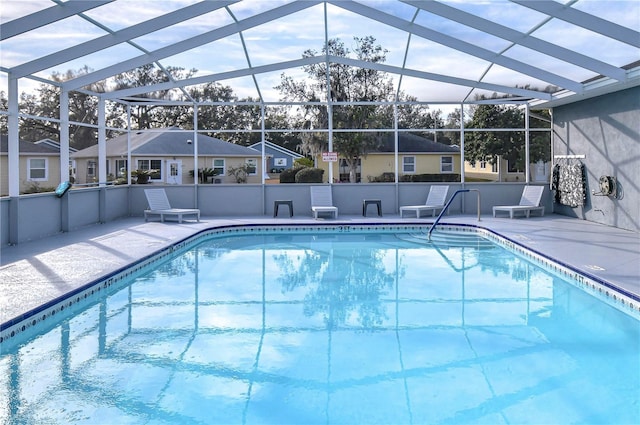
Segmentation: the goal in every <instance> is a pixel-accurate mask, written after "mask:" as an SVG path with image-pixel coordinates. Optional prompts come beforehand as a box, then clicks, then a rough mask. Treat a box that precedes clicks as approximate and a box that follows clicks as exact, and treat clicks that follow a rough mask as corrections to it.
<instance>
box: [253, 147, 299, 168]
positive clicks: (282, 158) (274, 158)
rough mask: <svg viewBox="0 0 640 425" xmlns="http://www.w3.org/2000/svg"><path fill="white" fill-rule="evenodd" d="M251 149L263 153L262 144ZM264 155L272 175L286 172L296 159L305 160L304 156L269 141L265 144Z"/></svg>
mask: <svg viewBox="0 0 640 425" xmlns="http://www.w3.org/2000/svg"><path fill="white" fill-rule="evenodd" d="M249 147H250V148H251V149H255V150H257V151H258V152H260V153H262V142H258V143H254V144H253V145H251V146H249ZM264 153H265V156H266V157H267V166H266V170H267V172H268V173H271V174H274V173H281V172H282V171H284V170H287V169H289V168H292V167H293V162H294V161H295V160H296V159H301V158H304V155H300V154H299V153H296V152H294V151H291V150H289V149H287V148H283V147H282V146H278V145H276V144H275V143H272V142H269V141H268V140H266V141H265V143H264Z"/></svg>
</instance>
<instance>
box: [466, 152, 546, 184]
mask: <svg viewBox="0 0 640 425" xmlns="http://www.w3.org/2000/svg"><path fill="white" fill-rule="evenodd" d="M550 169H551V163H550V162H544V161H538V162H536V163H533V164H530V165H529V174H530V176H529V181H532V182H547V183H548V182H549V178H550ZM464 176H465V179H467V180H469V181H471V180H472V179H473V180H478V181H491V182H498V181H501V182H518V181H520V182H523V181H525V180H526V178H525V171H524V170H521V169H519V168H517V167H516V166H515V165H514V164H511V163H510V162H509V161H508V160H506V159H504V158H503V157H500V156H499V157H498V160H497V161H495V163H494V164H491V163H490V162H489V161H476V162H475V163H474V164H472V163H471V162H469V161H465V162H464Z"/></svg>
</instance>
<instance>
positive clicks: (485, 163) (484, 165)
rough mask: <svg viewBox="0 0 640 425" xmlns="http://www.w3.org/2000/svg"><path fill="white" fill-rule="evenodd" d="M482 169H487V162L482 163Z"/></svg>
mask: <svg viewBox="0 0 640 425" xmlns="http://www.w3.org/2000/svg"><path fill="white" fill-rule="evenodd" d="M480 168H481V169H483V170H484V169H485V168H487V161H480Z"/></svg>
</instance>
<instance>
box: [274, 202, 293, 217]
mask: <svg viewBox="0 0 640 425" xmlns="http://www.w3.org/2000/svg"><path fill="white" fill-rule="evenodd" d="M280 205H287V206H288V207H289V217H293V201H289V200H286V201H284V200H278V201H273V216H274V217H276V216H277V215H278V207H279V206H280Z"/></svg>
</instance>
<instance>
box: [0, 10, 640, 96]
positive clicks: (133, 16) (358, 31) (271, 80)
mask: <svg viewBox="0 0 640 425" xmlns="http://www.w3.org/2000/svg"><path fill="white" fill-rule="evenodd" d="M192 3H195V1H164V0H153V1H152V0H146V1H140V0H138V1H133V0H119V1H117V2H114V3H112V4H107V5H105V6H102V7H99V8H96V9H94V10H90V11H88V12H86V15H87V16H89V17H90V18H92V19H96V20H98V21H100V22H101V23H102V24H103V25H105V26H107V27H109V28H111V29H113V30H119V29H122V28H126V27H128V26H131V25H135V24H137V23H139V22H142V21H144V20H148V19H152V18H154V17H156V16H159V15H161V14H163V13H168V12H170V11H172V10H175V9H176V8H177V7H182V6H185V5H187V4H192ZM287 3H289V2H288V1H276V0H269V1H255V0H254V1H252V0H249V1H243V2H240V3H237V4H233V5H231V6H230V7H229V11H230V12H231V13H229V11H227V10H225V9H220V10H217V11H213V12H210V13H207V14H204V15H202V16H199V17H197V18H194V19H190V20H188V21H185V22H182V23H180V24H177V25H173V26H170V27H168V28H166V29H163V30H160V31H156V32H154V33H151V34H148V35H146V36H144V37H141V38H139V39H136V40H135V42H136V43H138V44H139V45H141V46H142V47H144V48H145V49H147V50H148V51H154V50H157V49H159V48H162V47H165V46H169V45H171V44H173V43H176V42H179V41H181V40H184V39H187V38H189V37H194V36H196V35H198V34H201V33H203V32H206V31H211V30H213V29H215V28H219V27H223V26H226V25H230V24H232V23H233V22H234V17H235V19H237V20H240V21H241V20H243V19H246V18H248V17H251V16H254V15H255V14H256V13H258V12H261V11H264V10H268V9H272V8H274V7H277V6H279V5H282V4H287ZM361 3H363V4H365V5H367V6H371V7H375V8H377V9H379V10H381V11H383V12H385V13H389V14H391V15H393V16H396V17H398V18H401V19H403V20H406V21H411V19H413V17H414V14H415V10H416V9H415V8H414V7H413V6H410V5H407V4H403V3H400V2H398V1H362V2H361ZM443 3H445V4H447V5H449V6H452V7H456V8H458V9H461V10H463V11H467V12H472V13H475V14H478V15H479V16H481V17H483V18H485V19H489V20H492V21H494V22H496V23H499V24H502V25H505V26H507V27H509V28H512V29H515V30H518V31H521V32H527V31H529V30H530V29H532V28H534V27H535V26H536V25H538V24H540V23H542V22H543V21H544V20H545V18H546V15H543V14H541V13H539V12H536V11H534V10H531V9H528V8H526V7H523V6H521V5H518V4H516V3H513V2H509V1H506V0H492V1H486V0H485V1H449V2H443ZM53 5H54V3H52V2H50V1H48V0H38V1H25V0H0V17H1V20H2V22H3V23H4V22H7V21H10V20H12V19H15V18H18V17H21V16H25V15H27V14H28V13H33V12H36V11H38V10H42V9H44V8H47V7H51V6H53ZM572 7H574V8H576V9H579V10H582V11H585V12H589V13H592V14H594V15H596V16H598V17H601V18H604V19H608V20H611V21H612V22H615V23H617V24H619V25H623V26H626V27H628V28H632V29H636V30H637V29H638V28H640V2H637V1H634V0H623V1H616V0H613V1H605V0H581V1H578V2H577V3H575V4H574V5H573V6H572ZM327 15H328V19H329V25H328V28H327V29H328V35H329V37H330V38H336V37H337V38H340V39H342V40H343V41H344V42H345V44H346V45H347V46H348V47H352V46H353V37H354V36H359V37H364V36H367V35H373V36H374V37H376V39H377V41H378V42H379V43H380V44H381V45H382V46H383V47H384V48H386V49H387V50H388V53H387V62H386V63H387V64H389V65H393V66H402V64H403V61H404V60H405V58H404V55H405V47H406V45H407V40H408V36H407V33H406V32H404V31H401V30H399V29H396V28H392V27H390V26H388V25H384V24H382V23H379V22H376V21H373V20H370V19H368V18H365V17H361V16H358V15H356V14H354V13H352V12H350V11H347V10H345V9H343V8H341V7H337V6H335V5H331V4H330V5H329V6H328V8H327ZM415 22H416V24H417V25H421V26H423V27H425V28H429V29H432V30H436V31H439V32H442V33H444V34H448V35H451V36H453V37H456V38H458V39H460V40H462V41H464V42H467V43H471V44H473V45H475V46H478V47H481V48H484V49H488V50H490V51H493V52H496V53H497V52H500V51H502V50H503V49H505V48H507V47H508V46H509V45H510V43H509V42H507V41H505V40H503V39H500V38H497V37H494V36H490V35H486V34H484V33H481V32H480V31H477V30H474V29H472V28H469V27H466V26H464V25H461V24H458V23H454V22H451V21H448V20H446V19H444V18H440V17H438V16H436V15H433V14H430V13H428V12H425V11H421V12H420V13H419V14H418V15H417V18H416V20H415ZM103 34H104V31H102V30H101V29H99V28H97V27H95V26H94V25H92V24H90V23H89V22H87V21H85V20H83V19H81V18H79V17H71V18H68V19H65V20H63V21H60V22H56V23H53V24H50V25H46V26H44V27H41V28H38V29H36V30H33V31H30V32H29V33H27V34H22V35H19V36H16V37H13V38H10V39H8V40H5V41H2V42H1V44H0V62H1V65H2V67H3V68H9V67H13V66H16V65H19V64H23V63H26V62H29V61H31V60H34V59H36V58H37V57H39V56H42V55H46V54H50V53H54V52H56V51H59V50H62V49H65V48H68V47H72V46H74V45H77V44H79V43H82V42H84V41H87V40H91V39H93V38H96V37H99V36H101V35H103ZM533 35H534V36H536V37H538V38H540V39H542V40H545V41H548V42H552V43H556V44H558V45H560V46H562V47H565V48H568V49H571V50H574V51H576V52H579V53H582V54H585V55H588V56H590V57H594V58H597V59H599V60H602V61H604V62H608V63H611V64H613V65H615V66H622V65H625V64H628V63H630V62H632V61H635V60H639V59H640V53H639V52H638V49H637V48H634V47H631V46H628V45H625V44H624V43H620V42H617V41H615V40H609V39H606V38H604V37H602V36H599V35H598V34H595V33H593V32H591V31H588V30H585V29H582V28H579V27H577V26H574V25H571V24H567V23H565V22H562V21H559V20H553V21H551V22H549V23H548V24H547V25H546V26H544V27H542V28H540V29H539V30H537V31H535V32H534V33H533ZM243 36H244V42H245V45H246V48H247V52H248V58H247V56H246V55H245V52H244V49H243V47H242V41H241V39H240V37H239V36H238V35H237V34H236V35H232V36H229V37H226V38H223V39H221V40H218V41H215V42H212V43H208V44H205V45H202V46H199V47H197V48H195V49H193V50H190V51H188V52H185V53H182V54H179V55H176V56H173V57H168V58H165V59H163V60H162V63H163V65H164V66H179V67H184V68H196V69H198V70H199V74H200V75H207V74H212V73H220V72H225V71H230V70H233V69H238V68H247V67H248V66H249V62H250V64H251V66H253V67H256V66H261V65H265V64H270V63H277V62H282V61H286V60H292V59H298V58H300V57H301V55H302V53H303V51H305V50H306V49H308V48H312V49H315V50H318V51H319V50H320V49H321V47H322V45H323V42H324V38H325V27H324V6H323V4H319V5H316V6H313V7H311V8H308V9H306V10H302V11H300V12H297V13H295V14H293V15H290V16H287V17H284V18H280V19H277V20H275V21H273V22H270V23H268V24H265V25H261V26H258V27H255V28H251V29H249V30H247V31H245V32H243ZM138 55H140V51H138V50H136V49H134V48H133V47H131V46H128V45H119V46H116V47H112V48H109V49H107V50H104V51H101V52H97V53H95V54H92V55H90V56H87V57H84V58H81V59H78V60H74V61H71V62H67V63H63V64H61V65H59V66H56V67H54V68H50V69H47V70H44V71H42V72H41V73H39V74H38V75H39V76H41V77H43V78H47V77H48V76H49V75H50V74H51V73H52V72H53V71H57V72H62V73H64V72H66V71H67V70H69V69H73V70H77V69H80V68H82V67H84V66H85V65H86V66H88V67H89V68H91V69H93V70H99V69H101V68H103V67H106V66H109V65H112V64H113V63H115V62H118V61H120V60H125V59H128V58H132V57H135V56H138ZM505 55H506V56H508V57H510V58H513V59H517V60H519V61H522V62H524V63H530V64H532V65H535V66H537V67H540V68H543V69H548V70H550V71H552V72H554V73H557V74H559V75H565V76H567V77H568V78H571V79H573V80H575V81H582V80H585V79H587V78H590V77H592V76H593V75H594V74H593V73H592V72H591V71H588V70H584V69H582V68H579V67H576V66H574V65H570V64H566V63H565V62H563V61H560V60H557V59H553V58H550V57H548V56H546V55H542V54H540V53H537V52H535V51H532V50H530V49H527V48H524V47H515V48H511V49H509V50H507V52H506V53H505ZM406 66H407V67H409V68H412V69H416V70H420V71H425V72H431V73H436V74H446V75H452V76H454V77H458V78H465V79H472V80H473V79H478V78H480V77H481V76H482V75H483V74H485V73H486V75H485V76H484V81H487V82H490V83H496V84H503V85H508V86H513V85H516V84H519V85H524V84H531V85H533V86H536V87H544V86H546V85H547V83H546V82H544V81H539V80H536V79H534V78H530V77H528V76H525V75H522V74H519V73H516V72H513V71H511V70H508V69H505V68H503V67H500V66H493V67H491V68H489V63H488V62H487V61H485V60H482V59H479V58H476V57H473V56H471V55H468V54H465V53H460V52H457V51H455V50H454V49H451V48H450V47H446V46H443V45H441V44H438V43H435V42H433V41H430V40H427V39H425V38H421V37H417V36H415V35H414V36H412V37H411V42H410V44H409V55H408V57H407V59H406ZM282 72H283V71H276V72H271V73H265V74H259V75H257V76H256V79H257V81H258V84H259V86H260V91H261V94H262V95H263V96H264V98H265V100H267V101H276V100H278V93H277V92H276V91H275V90H274V89H273V86H275V85H276V84H278V82H279V81H280V74H281V73H282ZM284 72H286V73H287V74H288V75H292V76H300V77H302V76H303V74H302V73H301V70H299V69H289V70H286V71H284ZM396 81H397V78H396ZM220 82H221V83H222V84H224V85H230V86H232V87H233V88H234V91H235V93H236V94H237V95H238V96H240V97H245V96H252V97H257V90H256V88H255V85H254V83H253V81H252V79H251V78H249V77H245V78H241V79H236V80H222V81H220ZM0 83H1V84H2V85H1V86H0V90H4V91H6V87H7V78H6V74H5V73H4V72H3V73H0ZM34 84H35V85H37V83H33V82H26V81H25V82H24V83H21V85H20V91H24V90H30V89H31V88H33V86H34ZM402 88H403V90H404V91H405V92H408V93H411V94H413V95H416V96H418V98H419V99H421V100H433V101H446V100H449V99H459V98H460V97H464V96H465V95H466V94H468V92H469V89H468V88H464V87H458V86H453V85H446V84H442V83H438V84H433V83H431V82H429V81H424V80H420V79H417V78H409V77H405V78H403V84H402Z"/></svg>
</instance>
